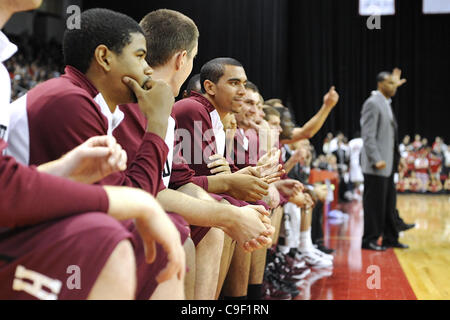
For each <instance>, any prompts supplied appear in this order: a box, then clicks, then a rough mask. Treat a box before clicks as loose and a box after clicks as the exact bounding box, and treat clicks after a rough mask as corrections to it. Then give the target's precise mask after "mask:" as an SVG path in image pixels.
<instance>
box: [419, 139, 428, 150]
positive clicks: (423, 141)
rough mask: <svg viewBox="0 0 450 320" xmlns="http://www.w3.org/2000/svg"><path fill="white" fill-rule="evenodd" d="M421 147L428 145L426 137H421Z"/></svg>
mask: <svg viewBox="0 0 450 320" xmlns="http://www.w3.org/2000/svg"><path fill="white" fill-rule="evenodd" d="M421 143H422V148H427V147H428V139H427V138H422V141H421Z"/></svg>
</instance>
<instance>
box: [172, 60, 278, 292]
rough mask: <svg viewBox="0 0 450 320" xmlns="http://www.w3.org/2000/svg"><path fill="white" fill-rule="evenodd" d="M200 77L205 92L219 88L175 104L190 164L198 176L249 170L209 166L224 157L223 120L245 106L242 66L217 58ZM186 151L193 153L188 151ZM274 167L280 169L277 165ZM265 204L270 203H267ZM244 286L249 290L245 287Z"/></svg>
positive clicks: (243, 187) (196, 94) (176, 116)
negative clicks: (215, 158)
mask: <svg viewBox="0 0 450 320" xmlns="http://www.w3.org/2000/svg"><path fill="white" fill-rule="evenodd" d="M216 62H217V63H216ZM216 65H217V68H216ZM210 67H211V69H214V70H216V69H217V70H218V72H217V73H214V72H209V71H206V69H208V70H209V68H210ZM206 73H207V74H208V80H205V81H203V80H204V79H203V77H204V76H205V74H206ZM210 73H214V75H215V77H213V78H214V79H213V80H209V77H210ZM201 80H202V91H203V92H206V90H205V89H204V87H205V86H206V85H205V83H209V84H211V86H213V87H214V89H212V90H213V91H214V90H217V91H215V92H214V93H213V94H211V92H210V91H207V92H206V93H205V94H204V95H202V94H199V93H196V92H191V96H190V97H189V98H187V99H183V100H181V101H179V102H177V103H176V104H175V106H174V114H175V118H176V120H177V122H178V125H179V127H180V128H182V129H184V130H185V131H186V132H189V135H187V136H186V137H183V142H182V145H183V156H185V157H187V158H186V160H187V161H188V163H189V167H190V168H191V169H193V170H194V171H195V174H196V176H204V175H206V176H208V178H209V177H214V178H217V179H227V177H229V176H233V175H234V174H236V173H239V172H245V171H246V170H249V171H250V170H251V169H252V167H247V168H244V169H242V170H237V168H233V165H231V167H232V168H231V171H233V172H235V173H233V174H223V175H212V173H211V168H210V164H211V159H210V156H211V155H214V156H216V155H219V156H220V157H221V158H222V160H223V155H224V151H225V150H224V149H225V132H224V130H223V125H222V122H221V120H222V119H223V118H224V117H226V116H227V114H228V113H230V112H238V111H239V110H240V109H241V107H242V101H243V96H244V95H245V88H244V85H243V84H244V82H245V81H246V75H245V71H244V69H243V67H242V65H241V64H240V63H239V62H237V61H236V60H234V59H231V58H219V59H214V60H212V61H210V62H208V63H207V64H205V65H204V66H203V67H202V71H201ZM208 89H209V88H208ZM210 99H211V100H210ZM213 101H214V102H213ZM186 145H187V146H186ZM187 150H191V151H192V152H190V154H187V152H186V151H187ZM275 167H276V168H277V170H278V168H279V167H278V165H276V166H275ZM249 178H250V177H249ZM243 182H245V181H243ZM263 186H264V187H265V189H267V188H268V185H267V184H265V183H264V184H263ZM238 189H245V186H244V185H241V186H238ZM210 191H211V190H210ZM231 191H233V190H231ZM234 191H237V190H234ZM265 195H267V192H265ZM259 199H261V198H258V197H257V196H254V200H253V201H255V200H259ZM236 205H239V203H236ZM264 205H265V206H267V205H266V204H265V203H264ZM247 280H248V279H246V280H245V281H247ZM245 289H247V287H246V286H245Z"/></svg>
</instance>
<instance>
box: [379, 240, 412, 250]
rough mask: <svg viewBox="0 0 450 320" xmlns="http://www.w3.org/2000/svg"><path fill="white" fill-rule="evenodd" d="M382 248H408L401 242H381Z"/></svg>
mask: <svg viewBox="0 0 450 320" xmlns="http://www.w3.org/2000/svg"><path fill="white" fill-rule="evenodd" d="M383 246H384V247H386V248H399V249H408V248H409V246H408V245H407V244H404V243H401V242H398V241H397V242H383Z"/></svg>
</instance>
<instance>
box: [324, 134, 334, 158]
mask: <svg viewBox="0 0 450 320" xmlns="http://www.w3.org/2000/svg"><path fill="white" fill-rule="evenodd" d="M331 140H333V134H332V133H331V132H328V133H327V136H326V137H325V139H324V140H323V146H322V151H323V153H324V154H329V153H330V142H331Z"/></svg>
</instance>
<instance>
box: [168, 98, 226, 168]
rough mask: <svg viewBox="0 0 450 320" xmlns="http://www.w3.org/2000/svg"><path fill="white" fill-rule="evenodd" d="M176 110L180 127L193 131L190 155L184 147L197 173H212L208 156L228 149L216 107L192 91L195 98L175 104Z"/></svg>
mask: <svg viewBox="0 0 450 320" xmlns="http://www.w3.org/2000/svg"><path fill="white" fill-rule="evenodd" d="M173 113H174V115H175V118H176V120H177V123H178V126H179V128H181V129H185V130H187V131H188V132H189V133H190V137H188V139H190V140H189V141H186V143H189V144H188V148H190V154H187V152H186V150H185V148H184V147H183V150H182V152H183V153H182V154H183V157H184V158H185V159H186V161H187V162H188V164H189V167H190V168H191V169H192V170H194V172H195V175H197V176H209V175H211V172H210V169H209V168H208V166H207V165H208V163H210V162H211V161H210V160H209V159H208V158H209V157H210V156H211V155H214V154H216V153H219V154H221V155H224V151H225V132H224V131H223V125H222V122H221V121H220V117H219V114H218V113H217V111H216V109H215V108H214V106H213V105H212V104H211V103H210V102H209V101H208V99H206V98H205V97H203V96H202V95H201V94H199V93H196V92H192V96H191V97H189V98H186V99H183V100H180V101H178V102H176V103H175V105H174V107H173Z"/></svg>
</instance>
